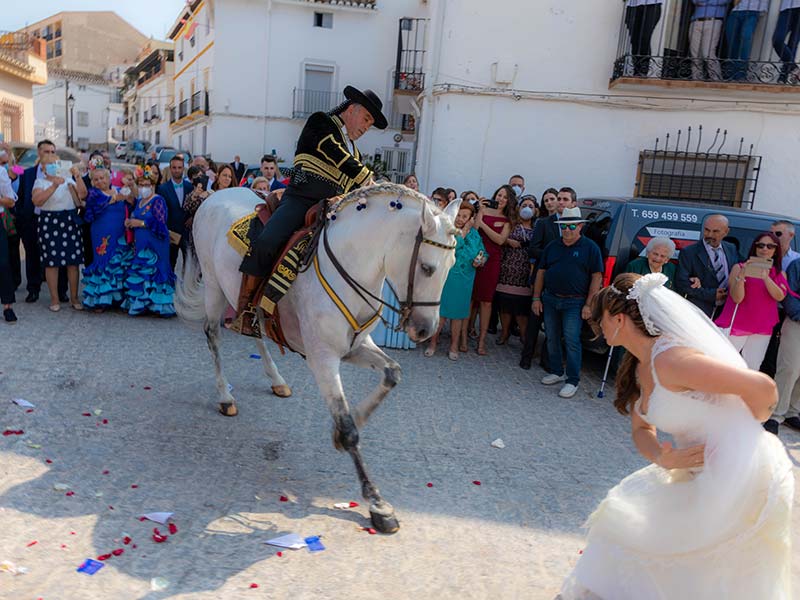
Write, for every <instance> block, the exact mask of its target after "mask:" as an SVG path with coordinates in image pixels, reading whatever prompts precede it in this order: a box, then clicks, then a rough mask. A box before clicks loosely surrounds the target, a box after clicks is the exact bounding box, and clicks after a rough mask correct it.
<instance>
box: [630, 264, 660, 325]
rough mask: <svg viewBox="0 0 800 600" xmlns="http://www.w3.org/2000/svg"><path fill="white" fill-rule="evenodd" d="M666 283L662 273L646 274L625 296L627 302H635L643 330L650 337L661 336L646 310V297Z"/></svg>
mask: <svg viewBox="0 0 800 600" xmlns="http://www.w3.org/2000/svg"><path fill="white" fill-rule="evenodd" d="M667 281H668V279H667V276H666V275H664V274H663V273H648V274H647V275H643V276H642V277H640V278H639V279H637V280H636V283H634V284H633V286H632V287H631V289H630V291H629V292H628V295H627V296H625V298H626V299H628V300H635V301H636V304H637V305H638V306H639V314H641V315H642V321H643V322H644V326H645V329H647V332H648V333H649V334H650V335H661V330H660V329H659V328H658V327H656V324H655V323H654V322H653V319H651V318H650V311H648V310H647V300H648V296H649V295H650V294H651V293H652V292H653V290H656V289H661V288H663V287H664V284H665V283H666V282H667Z"/></svg>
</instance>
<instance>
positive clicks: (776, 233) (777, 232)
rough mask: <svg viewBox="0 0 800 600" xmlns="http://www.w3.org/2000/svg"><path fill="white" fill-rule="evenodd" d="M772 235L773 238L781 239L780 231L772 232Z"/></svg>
mask: <svg viewBox="0 0 800 600" xmlns="http://www.w3.org/2000/svg"><path fill="white" fill-rule="evenodd" d="M772 235H774V236H775V237H781V236H782V235H783V232H782V231H773V232H772Z"/></svg>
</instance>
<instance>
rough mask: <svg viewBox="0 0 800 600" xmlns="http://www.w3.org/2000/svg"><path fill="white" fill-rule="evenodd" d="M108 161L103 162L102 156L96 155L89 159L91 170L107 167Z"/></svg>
mask: <svg viewBox="0 0 800 600" xmlns="http://www.w3.org/2000/svg"><path fill="white" fill-rule="evenodd" d="M105 168H106V163H105V162H103V157H102V156H94V157H92V158H90V159H89V170H90V171H94V170H95V169H105Z"/></svg>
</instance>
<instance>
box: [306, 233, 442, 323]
mask: <svg viewBox="0 0 800 600" xmlns="http://www.w3.org/2000/svg"><path fill="white" fill-rule="evenodd" d="M327 229H328V222H327V221H326V222H325V223H324V224H323V225H322V246H323V248H325V254H326V255H327V256H328V258H329V259H330V261H331V263H332V264H333V266H334V268H335V269H336V271H337V272H338V273H339V275H340V276H341V277H342V279H344V281H345V283H347V285H349V286H350V287H351V288H352V289H353V290H354V291H355V292H356V294H358V295H359V296H360V297H361V299H362V300H363V301H364V302H366V303H367V306H369V307H370V308H371V309H372V310H374V311H375V313H376V314H377V315H378V316H379V317H380V319H381V321H382V322H383V324H384V325H385V326H387V327H389V326H390V325H389V323H387V322H386V320H385V319H384V318H383V317H382V316H380V310H381V309H380V308H375V306H374V305H373V304H372V302H370V300H368V299H367V297H369V298H370V299H371V300H373V301H374V302H377V303H378V304H379V305H380V306H382V307H386V308H388V309H389V310H391V311H392V312H394V313H395V314H397V315H399V317H400V322H399V323H398V324H397V327H395V331H401V330H403V329H404V328H405V326H406V324H407V323H408V319H409V318H410V316H411V310H412V309H413V308H415V307H417V306H439V305H440V304H441V300H437V301H436V302H415V301H414V280H415V279H416V275H417V271H416V266H417V259H418V258H419V249H420V247H421V246H422V244H428V245H430V246H433V247H435V248H441V249H442V250H455V248H456V245H455V244H453V245H452V246H451V245H448V244H442V243H441V242H437V241H435V240H429V239H428V238H426V237H425V236H424V235H423V234H422V226H421V225H420V228H419V229H418V230H417V237H416V239H415V240H414V250H413V251H412V253H411V264H410V265H409V267H408V286H407V287H406V299H405V300H400V294H398V293H397V292H396V291H395V289H394V287H393V286H392V284H391V282H390V281H389V280H388V279H387V280H386V283H387V284H388V285H389V289H390V290H392V293H393V294H394V295H395V296H396V297H397V299H398V301H399V302H400V307H399V308H398V307H396V306H393V305H391V304H388V303H387V302H385V301H384V300H383V299H382V298H379V297H377V296H375V294H373V293H372V292H370V291H369V290H368V289H367V288H365V287H364V286H363V285H361V284H360V283H358V282H357V281H356V280H355V279H353V278H352V277H351V276H350V274H349V273H348V272H347V271H346V270H345V268H344V267H343V266H342V265H341V263H340V262H339V261H338V260H337V259H336V256H334V254H333V250H331V247H330V244H328V236H327V235H326V232H327Z"/></svg>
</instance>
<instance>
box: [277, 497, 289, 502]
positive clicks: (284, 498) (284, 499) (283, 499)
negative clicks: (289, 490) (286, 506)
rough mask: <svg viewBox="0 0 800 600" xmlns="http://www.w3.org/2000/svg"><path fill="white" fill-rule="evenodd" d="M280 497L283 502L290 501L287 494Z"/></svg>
mask: <svg viewBox="0 0 800 600" xmlns="http://www.w3.org/2000/svg"><path fill="white" fill-rule="evenodd" d="M278 499H279V500H280V501H281V502H288V501H289V499H288V498H287V497H286V496H281V497H280V498H278Z"/></svg>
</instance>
